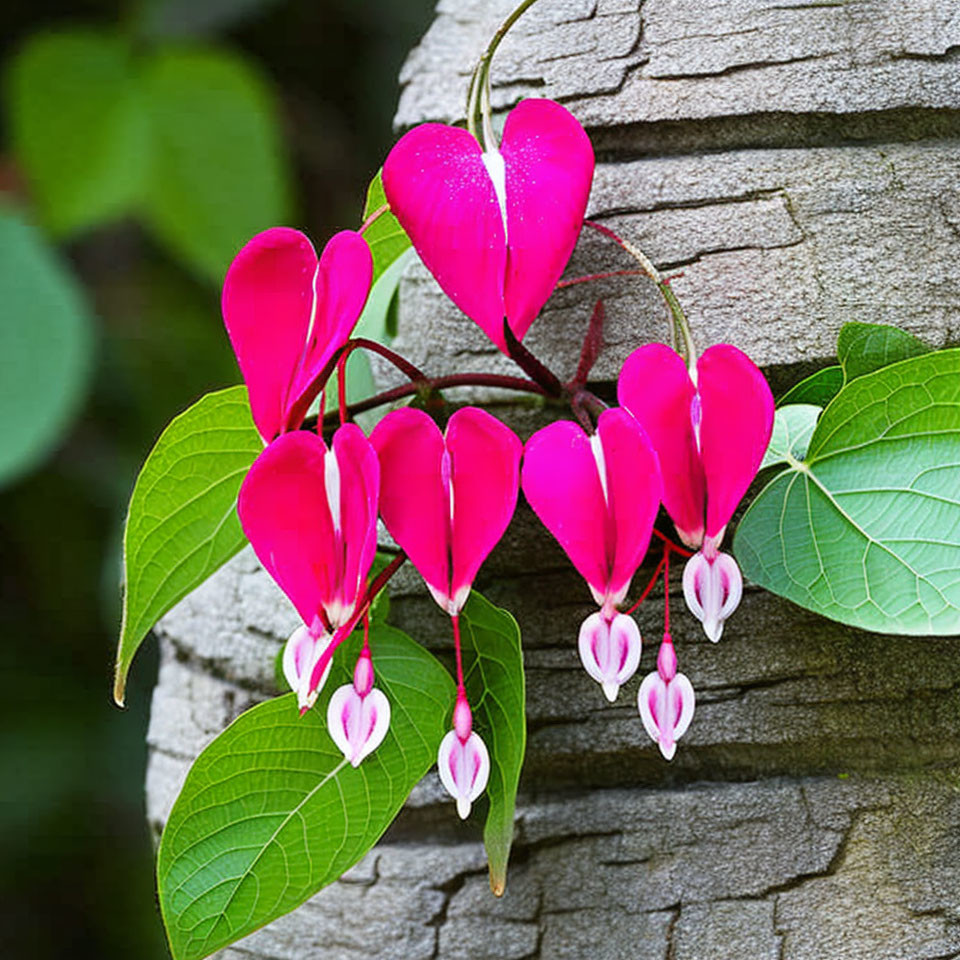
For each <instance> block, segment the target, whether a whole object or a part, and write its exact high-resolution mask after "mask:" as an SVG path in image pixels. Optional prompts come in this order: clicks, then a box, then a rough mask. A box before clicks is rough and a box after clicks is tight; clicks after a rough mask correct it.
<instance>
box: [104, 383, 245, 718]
mask: <svg viewBox="0 0 960 960" xmlns="http://www.w3.org/2000/svg"><path fill="white" fill-rule="evenodd" d="M262 450H263V442H262V441H261V439H260V435H259V434H258V433H257V431H256V428H255V427H254V425H253V420H252V419H251V417H250V406H249V403H248V402H247V390H246V387H230V388H229V389H227V390H220V391H218V392H216V393H208V394H207V395H206V396H205V397H202V398H201V399H200V400H198V401H197V402H196V403H195V404H194V405H193V406H192V407H190V408H189V409H188V410H186V411H185V412H184V413H181V414H180V416H178V417H177V418H176V419H174V420H173V421H172V422H171V423H170V425H169V426H168V427H167V428H166V430H164V431H163V433H162V434H161V435H160V439H159V440H158V441H157V443H156V446H154V448H153V450H151V451H150V455H149V456H148V457H147V461H146V463H144V465H143V469H142V470H141V471H140V476H139V477H137V482H136V485H135V486H134V488H133V496H132V497H131V498H130V509H129V511H128V512H127V522H126V527H125V529H124V534H123V565H124V583H125V590H124V596H123V623H122V625H121V627H120V642H119V645H118V647H117V665H116V678H115V684H114V692H113V696H114V699H115V700H116V701H117V703H118V704H121V705H122V704H123V694H124V687H125V685H126V679H127V671H128V670H129V669H130V662H131V661H132V660H133V657H134V654H135V653H136V652H137V648H138V647H139V646H140V642H141V641H142V640H143V638H144V637H145V636H146V634H147V632H148V631H149V630H150V628H151V627H152V626H153V625H154V624H155V623H156V622H157V620H159V619H160V617H162V616H163V615H164V614H165V613H166V612H167V611H168V610H169V609H170V608H171V607H172V606H173V605H174V604H176V603H177V602H178V601H180V600H182V599H183V598H184V597H185V596H186V595H187V594H188V593H189V592H190V591H191V590H193V588H194V587H197V586H199V585H200V584H201V583H203V581H204V580H206V579H207V577H209V576H210V574H211V573H213V571H214V570H216V569H217V568H218V567H219V566H221V565H222V564H223V563H225V562H226V561H227V560H229V559H230V557H232V556H233V555H234V554H235V553H236V552H237V551H238V550H239V549H240V548H241V547H242V546H243V545H244V543H245V542H246V541H245V539H244V536H243V531H242V530H241V529H240V521H239V519H238V518H237V511H236V502H237V492H238V491H239V489H240V484H241V483H242V482H243V478H244V477H245V476H246V473H247V471H248V470H249V469H250V465H251V464H252V463H253V461H254V460H255V459H256V458H257V455H258V454H259V453H260V452H261V451H262Z"/></svg>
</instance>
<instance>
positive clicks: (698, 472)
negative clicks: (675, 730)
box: [617, 343, 773, 641]
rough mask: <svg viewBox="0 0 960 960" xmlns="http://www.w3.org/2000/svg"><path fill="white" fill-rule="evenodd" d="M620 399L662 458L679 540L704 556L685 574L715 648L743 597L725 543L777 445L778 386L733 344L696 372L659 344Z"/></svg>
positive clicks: (687, 592) (635, 362) (639, 362)
mask: <svg viewBox="0 0 960 960" xmlns="http://www.w3.org/2000/svg"><path fill="white" fill-rule="evenodd" d="M617 395H618V397H619V400H620V403H621V404H622V405H623V406H624V407H626V408H627V409H628V410H629V411H630V412H631V413H632V414H633V415H634V416H635V417H636V418H637V420H638V421H639V422H640V424H641V425H642V426H643V428H644V429H645V430H646V431H647V434H648V435H649V437H650V440H651V442H652V443H653V445H654V447H655V448H656V450H657V453H658V454H659V457H660V467H661V470H662V471H663V484H664V486H663V505H664V506H665V507H666V509H667V512H668V513H669V514H670V517H671V519H672V520H673V522H674V525H675V526H676V528H677V533H678V534H679V536H680V539H681V540H683V542H684V543H686V544H687V545H688V546H689V547H691V548H692V549H694V550H698V551H699V552H698V553H696V554H694V556H693V557H691V558H690V560H689V561H688V563H687V567H686V570H685V571H684V577H683V583H684V596H685V597H686V599H687V604H688V606H689V607H690V609H691V611H692V612H693V613H694V615H695V616H697V617H698V618H699V619H700V621H701V622H702V623H703V625H704V631H705V632H706V634H707V636H708V637H709V638H710V639H711V640H713V641H717V640H719V639H720V634H721V632H722V630H723V621H724V619H725V618H726V617H728V616H729V615H730V614H731V613H733V611H734V610H735V609H736V607H737V604H738V603H739V602H740V595H741V593H742V590H743V581H742V578H741V576H740V569H739V567H738V566H737V563H736V561H735V560H734V559H733V557H731V556H728V555H726V554H721V553H719V546H720V543H721V541H722V540H723V534H724V530H725V529H726V526H727V523H728V522H729V521H730V518H731V517H732V516H733V512H734V510H736V508H737V504H738V503H739V502H740V499H741V498H742V497H743V495H744V494H745V493H746V492H747V487H749V486H750V483H751V481H752V480H753V478H754V477H755V476H756V474H757V470H758V469H759V467H760V463H761V461H762V460H763V455H764V453H765V452H766V449H767V444H768V443H769V442H770V434H771V431H772V430H773V395H772V394H771V393H770V387H769V386H768V385H767V381H766V380H765V379H764V376H763V374H762V373H761V372H760V371H759V370H758V369H757V367H756V365H755V364H754V363H753V361H752V360H751V359H750V358H749V357H748V356H747V355H746V354H745V353H743V352H742V351H740V350H738V349H737V348H736V347H733V346H731V345H730V344H726V343H723V344H717V345H715V346H712V347H710V348H709V349H707V350H705V351H704V353H703V355H702V356H701V357H700V359H699V360H698V361H697V366H696V369H695V370H690V371H688V370H687V367H686V365H685V364H684V362H683V360H682V359H681V357H680V356H679V355H678V354H677V353H676V352H675V351H673V350H671V349H670V348H669V347H666V346H664V345H663V344H656V343H654V344H647V345H646V346H643V347H640V348H639V349H638V350H635V351H634V352H633V353H632V354H630V356H629V357H628V358H627V360H626V362H625V363H624V365H623V369H622V370H621V371H620V381H619V384H618V388H617Z"/></svg>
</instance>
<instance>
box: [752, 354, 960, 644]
mask: <svg viewBox="0 0 960 960" xmlns="http://www.w3.org/2000/svg"><path fill="white" fill-rule="evenodd" d="M958 490H960V350H944V351H940V352H936V353H927V354H924V355H921V356H916V357H913V358H912V359H908V360H903V361H901V362H899V363H894V364H892V365H890V366H886V367H882V368H880V369H878V370H874V372H872V373H868V374H865V375H864V376H860V377H857V378H856V379H855V380H852V381H851V382H850V383H848V384H847V385H846V386H845V387H844V388H843V390H841V391H840V393H839V394H838V395H837V396H836V398H835V399H834V400H833V402H832V403H830V405H829V406H828V407H827V408H826V409H825V410H824V411H823V414H822V415H821V417H820V420H819V422H818V423H817V426H816V429H815V430H814V432H813V436H812V438H811V440H810V444H809V448H808V450H807V454H806V458H805V460H804V461H803V462H802V463H797V464H792V465H791V466H790V468H789V469H787V470H784V471H783V472H781V473H780V474H778V475H777V476H776V477H775V478H774V479H773V480H772V481H771V482H770V483H769V484H768V485H767V486H766V488H765V489H764V490H763V491H762V492H761V493H760V495H759V496H758V497H757V498H756V500H754V502H753V503H752V504H751V506H750V508H749V509H748V510H747V512H746V514H745V515H744V517H743V519H742V520H741V522H740V525H739V527H738V529H737V535H736V539H735V541H734V548H735V551H736V554H737V558H738V559H739V561H740V564H741V566H742V568H743V572H744V574H745V575H746V576H747V577H750V578H751V579H752V580H754V581H756V582H757V583H759V584H760V585H761V586H763V587H766V588H767V589H768V590H771V591H773V592H774V593H777V594H780V595H781V596H784V597H787V598H788V599H790V600H793V601H794V602H795V603H798V604H800V605H801V606H804V607H807V608H808V609H810V610H814V611H816V612H817V613H821V614H823V615H824V616H827V617H830V618H831V619H834V620H839V621H840V622H842V623H847V624H850V625H852V626H856V627H861V628H863V629H867V630H876V631H878V632H881V633H905V634H915V635H930V634H936V635H942V634H956V633H960V575H958V570H960V499H958V495H957V491H958Z"/></svg>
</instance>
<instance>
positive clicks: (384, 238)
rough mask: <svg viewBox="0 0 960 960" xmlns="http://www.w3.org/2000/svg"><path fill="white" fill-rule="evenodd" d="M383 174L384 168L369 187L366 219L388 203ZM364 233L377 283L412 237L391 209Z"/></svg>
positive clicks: (406, 247) (364, 217)
mask: <svg viewBox="0 0 960 960" xmlns="http://www.w3.org/2000/svg"><path fill="white" fill-rule="evenodd" d="M382 174H383V170H378V171H377V175H376V176H375V177H374V178H373V179H372V180H371V181H370V186H369V187H368V188H367V201H366V203H365V204H364V205H363V219H364V220H366V219H367V218H368V217H369V216H370V215H371V214H373V213H375V212H376V211H377V210H379V209H380V208H381V207H384V206H386V205H387V195H386V194H385V193H384V192H383V180H382ZM363 235H364V237H365V238H366V241H367V243H368V244H370V252H371V253H372V254H373V282H374V283H376V282H377V280H378V279H379V278H380V276H381V274H383V273H384V271H385V270H386V269H387V267H389V266H390V264H391V263H393V261H394V260H396V259H397V257H399V256H400V254H402V253H403V252H404V251H405V250H407V249H408V248H409V247H410V238H409V237H408V236H407V235H406V233H405V232H404V229H403V227H401V226H400V221H399V220H397V218H396V217H395V216H394V215H393V214H392V213H390V212H389V211H387V212H385V213H382V214H380V216H379V217H377V219H376V220H375V221H374V222H373V223H372V224H370V226H369V227H368V228H367V229H366V230H365V231H364V234H363Z"/></svg>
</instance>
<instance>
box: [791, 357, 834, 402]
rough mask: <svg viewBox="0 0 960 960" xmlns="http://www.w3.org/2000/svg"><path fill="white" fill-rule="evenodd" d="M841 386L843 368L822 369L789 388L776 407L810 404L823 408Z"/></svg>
mask: <svg viewBox="0 0 960 960" xmlns="http://www.w3.org/2000/svg"><path fill="white" fill-rule="evenodd" d="M842 386H843V367H840V366H837V365H834V366H832V367H824V368H823V370H818V371H817V372H816V373H813V374H811V375H810V376H809V377H807V378H806V379H805V380H801V381H800V382H799V383H798V384H796V386H793V387H791V388H790V389H789V390H788V391H787V392H786V393H785V394H784V395H783V396H782V397H781V398H780V399H779V400H778V401H777V406H778V407H785V406H788V405H789V404H811V405H812V406H815V407H825V406H826V405H827V404H828V403H829V402H830V401H831V400H832V399H833V398H834V397H835V396H836V395H837V394H838V393H839V392H840V388H841V387H842Z"/></svg>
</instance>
